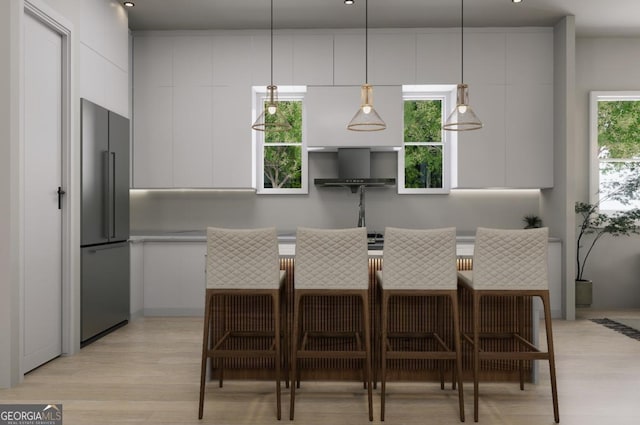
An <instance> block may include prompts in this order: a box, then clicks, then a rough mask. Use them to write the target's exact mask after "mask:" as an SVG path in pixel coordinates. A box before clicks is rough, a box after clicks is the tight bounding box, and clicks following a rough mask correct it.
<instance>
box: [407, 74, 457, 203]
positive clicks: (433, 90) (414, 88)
mask: <svg viewBox="0 0 640 425" xmlns="http://www.w3.org/2000/svg"><path fill="white" fill-rule="evenodd" d="M455 88H456V86H455V85H411V86H408V85H405V86H402V110H403V111H404V102H405V101H408V100H440V101H441V102H442V110H441V114H442V116H441V120H442V121H441V122H442V123H444V122H445V120H446V119H447V114H448V113H449V109H450V108H452V106H451V105H453V104H455V101H454V99H455ZM441 131H442V141H441V142H410V143H406V146H442V187H441V188H407V187H405V168H404V165H405V141H404V113H403V119H402V136H401V137H402V146H401V147H400V149H399V150H398V182H397V187H398V194H400V195H408V194H411V195H416V194H425V195H446V194H449V193H451V187H452V184H453V181H452V180H453V178H452V176H453V173H454V170H455V165H454V156H455V155H454V154H455V142H456V141H457V138H456V137H455V136H456V135H455V134H453V133H455V132H451V131H444V130H442V129H441Z"/></svg>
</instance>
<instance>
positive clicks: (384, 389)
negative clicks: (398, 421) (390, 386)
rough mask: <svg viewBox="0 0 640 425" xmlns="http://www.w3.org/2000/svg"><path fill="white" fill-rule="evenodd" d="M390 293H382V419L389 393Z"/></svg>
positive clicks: (382, 418) (382, 419)
mask: <svg viewBox="0 0 640 425" xmlns="http://www.w3.org/2000/svg"><path fill="white" fill-rule="evenodd" d="M388 314H389V295H388V294H383V295H382V338H381V341H380V353H381V362H382V364H381V368H382V371H381V376H380V391H381V394H380V420H381V421H384V410H385V398H386V394H387V335H388V332H389V330H388V326H389V324H388V321H389V316H388Z"/></svg>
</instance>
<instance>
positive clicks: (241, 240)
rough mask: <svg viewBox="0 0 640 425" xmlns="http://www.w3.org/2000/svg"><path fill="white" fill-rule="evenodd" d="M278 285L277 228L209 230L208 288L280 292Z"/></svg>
mask: <svg viewBox="0 0 640 425" xmlns="http://www.w3.org/2000/svg"><path fill="white" fill-rule="evenodd" d="M279 285H280V262H279V255H278V234H277V232H276V229H275V227H269V228H262V229H220V228H215V227H209V228H207V288H209V289H278V288H279Z"/></svg>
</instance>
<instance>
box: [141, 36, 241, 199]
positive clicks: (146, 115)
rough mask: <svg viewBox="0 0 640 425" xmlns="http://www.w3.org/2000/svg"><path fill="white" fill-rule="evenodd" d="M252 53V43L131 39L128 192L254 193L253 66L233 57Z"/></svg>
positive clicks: (235, 39)
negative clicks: (130, 170) (132, 73)
mask: <svg viewBox="0 0 640 425" xmlns="http://www.w3.org/2000/svg"><path fill="white" fill-rule="evenodd" d="M251 45H252V36H250V35H227V34H220V35H211V34H198V35H175V36H165V35H162V36H140V37H135V38H134V69H136V74H135V77H134V84H133V96H134V102H133V103H134V125H133V129H134V138H133V187H135V188H250V187H251V186H252V168H251V167H252V165H251V164H252V151H251V130H250V125H251V106H252V99H251V88H250V87H251V58H250V56H249V55H244V54H238V52H249V51H250V50H251ZM136 47H137V48H136ZM157 68H161V69H160V70H158V69H157ZM220 83H223V84H222V85H220Z"/></svg>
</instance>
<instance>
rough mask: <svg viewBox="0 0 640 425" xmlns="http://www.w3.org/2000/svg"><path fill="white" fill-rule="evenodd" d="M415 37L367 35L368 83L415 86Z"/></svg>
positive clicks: (383, 32) (376, 33)
mask: <svg viewBox="0 0 640 425" xmlns="http://www.w3.org/2000/svg"><path fill="white" fill-rule="evenodd" d="M415 81H416V36H415V34H413V33H390V32H387V31H381V32H379V33H378V32H375V33H371V32H370V33H369V83H371V84H373V85H376V84H400V85H401V84H415Z"/></svg>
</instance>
